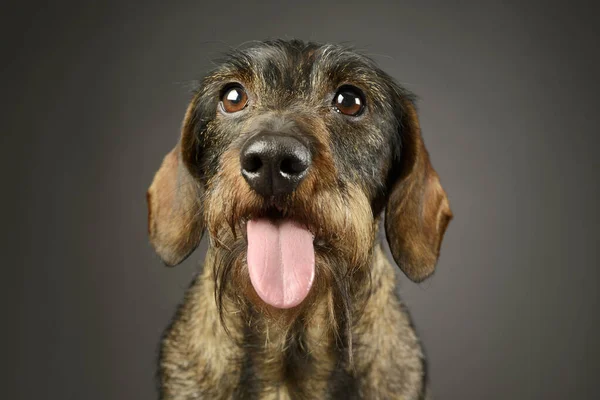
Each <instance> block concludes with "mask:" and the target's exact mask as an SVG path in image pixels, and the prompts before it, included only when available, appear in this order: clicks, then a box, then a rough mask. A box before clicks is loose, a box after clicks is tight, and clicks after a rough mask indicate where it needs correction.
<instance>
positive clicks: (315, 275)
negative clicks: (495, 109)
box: [148, 41, 451, 309]
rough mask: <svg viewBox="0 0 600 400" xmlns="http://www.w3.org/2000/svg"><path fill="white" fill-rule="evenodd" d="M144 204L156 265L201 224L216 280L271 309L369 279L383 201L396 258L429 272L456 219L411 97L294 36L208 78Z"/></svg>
mask: <svg viewBox="0 0 600 400" xmlns="http://www.w3.org/2000/svg"><path fill="white" fill-rule="evenodd" d="M148 203H149V232H150V237H151V241H152V243H153V245H154V247H155V249H156V250H157V252H158V254H159V255H160V256H161V258H162V259H163V260H164V261H165V263H167V264H168V265H175V264H178V263H179V262H181V261H182V260H183V259H184V258H185V257H187V256H188V255H189V254H190V253H191V252H192V251H193V250H194V249H195V247H196V246H197V245H198V243H199V241H200V239H201V237H202V234H203V232H204V230H205V229H206V230H207V231H208V232H209V235H210V241H211V246H213V248H215V249H219V250H222V251H221V253H220V254H221V255H220V256H219V260H218V262H216V264H215V277H216V279H217V280H218V285H217V286H218V287H220V288H221V289H222V290H224V287H225V286H230V287H233V290H234V292H235V293H236V294H243V297H244V298H248V299H250V300H251V301H253V302H254V303H261V302H262V303H265V304H267V305H269V306H271V307H274V308H279V309H286V308H294V307H296V306H298V305H300V304H301V303H303V302H305V301H306V299H307V298H308V297H309V295H310V296H314V297H316V296H319V295H320V294H323V293H325V292H327V291H328V290H329V289H330V288H331V287H337V288H338V289H339V290H342V289H341V288H342V287H343V286H344V285H346V284H345V283H344V280H347V279H351V277H360V276H364V275H361V272H362V273H365V272H368V268H369V260H370V257H371V255H372V250H373V248H374V247H375V241H376V232H377V224H378V217H379V215H380V214H381V212H382V211H383V209H384V208H385V209H386V220H385V229H386V234H387V239H388V242H389V244H390V248H391V251H392V254H393V256H394V259H395V260H396V262H397V264H398V265H399V266H400V268H401V269H402V270H403V271H404V273H405V274H406V275H407V276H408V277H409V278H411V279H412V280H414V281H420V280H422V279H424V278H426V277H427V276H429V275H430V274H431V273H432V272H433V270H434V267H435V263H436V261H437V258H438V254H439V248H440V244H441V241H442V237H443V234H444V231H445V229H446V226H447V224H448V222H449V220H450V218H451V213H450V209H449V206H448V201H447V199H446V195H445V193H444V190H443V189H442V187H441V186H440V183H439V179H438V176H437V174H436V173H435V171H434V170H433V168H432V166H431V164H430V162H429V157H428V154H427V151H426V149H425V147H424V145H423V141H422V138H421V133H420V129H419V123H418V119H417V115H416V112H415V108H414V105H413V101H412V98H411V96H410V95H409V94H408V92H406V91H405V90H404V89H402V88H401V87H399V86H398V85H397V84H396V83H395V82H394V81H393V80H392V79H391V78H390V77H389V76H388V75H387V74H385V73H384V72H383V71H381V70H380V69H379V68H377V66H376V65H375V64H374V63H373V62H372V61H371V60H370V59H368V58H366V57H364V56H362V55H359V54H357V53H355V52H353V51H350V50H347V49H344V48H342V47H339V46H332V45H317V44H312V43H308V44H307V43H303V42H298V41H291V42H283V41H277V42H268V43H262V44H259V45H256V46H254V47H252V48H249V49H245V50H241V51H237V52H235V53H234V54H232V55H231V56H230V57H229V58H228V59H227V60H226V61H224V62H223V63H222V64H221V65H220V66H218V67H217V68H216V69H215V70H214V71H212V72H211V73H210V74H209V75H208V76H207V77H205V78H204V79H203V81H202V82H201V84H200V87H199V89H198V90H197V92H196V94H195V96H194V98H193V100H192V102H191V104H190V106H189V108H188V110H187V113H186V116H185V119H184V122H183V129H182V135H181V140H180V142H179V143H178V145H177V146H176V147H175V148H174V149H173V150H172V151H171V152H170V153H169V154H168V155H167V157H166V158H165V160H164V162H163V165H162V167H161V169H160V170H159V172H158V173H157V175H156V177H155V179H154V182H153V183H152V186H151V187H150V190H149V191H148ZM361 279H362V278H361Z"/></svg>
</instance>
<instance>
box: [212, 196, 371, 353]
mask: <svg viewBox="0 0 600 400" xmlns="http://www.w3.org/2000/svg"><path fill="white" fill-rule="evenodd" d="M349 189H353V190H348V191H341V190H332V191H324V192H320V193H319V194H317V195H315V196H311V198H310V201H307V200H305V199H304V198H302V197H299V196H298V197H295V198H290V199H289V201H288V202H287V203H283V207H282V208H281V210H280V217H281V218H288V219H291V220H294V221H297V222H300V223H302V224H304V225H305V226H307V227H309V228H310V229H311V231H312V232H314V233H315V241H314V258H315V275H314V282H313V284H312V287H311V288H310V292H309V293H308V296H307V297H306V298H305V299H304V300H303V301H302V302H301V303H300V304H298V305H297V306H295V307H292V308H289V309H279V308H276V307H272V306H270V305H269V304H266V303H265V302H264V301H262V299H261V298H260V296H258V294H257V293H256V290H255V289H254V287H253V286H252V283H251V280H250V276H249V271H248V264H247V262H248V258H247V251H248V245H247V237H246V225H247V221H248V220H251V219H253V218H257V217H264V216H265V209H268V206H266V208H265V204H264V203H262V202H261V200H260V199H257V198H256V197H255V196H252V195H248V196H247V197H243V198H242V197H241V196H240V197H237V196H236V195H237V194H239V193H238V192H236V191H235V190H232V189H231V186H226V185H217V186H215V187H213V188H212V190H211V191H209V193H208V198H207V199H208V200H209V201H208V202H207V208H206V210H207V212H206V220H207V221H208V230H209V232H210V239H211V242H212V246H213V247H214V251H215V263H214V271H213V273H214V279H215V301H216V303H217V307H218V311H219V314H220V317H221V322H222V323H223V326H224V327H225V329H226V330H227V325H226V318H225V314H226V313H232V312H233V313H236V314H240V317H241V320H242V321H252V320H255V319H256V316H257V315H259V316H263V317H265V318H268V319H269V320H270V321H271V322H272V323H274V324H275V325H276V326H278V327H279V328H280V330H281V331H283V332H284V333H286V335H287V334H288V332H289V331H290V329H292V327H298V323H300V326H302V324H305V323H308V322H309V321H310V312H311V310H314V308H315V307H317V305H318V304H323V303H324V304H326V305H327V311H328V312H327V315H328V326H329V327H330V329H331V330H332V332H333V333H334V335H335V338H336V342H337V344H338V346H339V347H341V348H348V350H349V351H348V355H349V356H350V357H351V353H352V352H351V349H352V339H351V337H352V335H351V328H352V325H353V323H354V322H355V321H353V318H354V317H355V316H356V315H360V313H359V312H357V308H360V307H361V306H362V305H363V304H364V301H363V300H365V296H368V294H369V293H370V274H369V270H370V268H369V261H370V260H371V256H372V251H373V247H374V237H375V227H376V223H375V221H374V219H373V216H372V212H371V207H370V204H369V202H368V200H367V199H366V197H365V196H364V195H363V194H362V192H361V191H359V189H357V188H349ZM351 193H352V195H351ZM241 195H243V194H241ZM228 196H229V197H228ZM227 198H229V199H231V201H228V202H227V203H224V202H223V200H222V199H227ZM211 200H212V201H211ZM294 329H296V328H294Z"/></svg>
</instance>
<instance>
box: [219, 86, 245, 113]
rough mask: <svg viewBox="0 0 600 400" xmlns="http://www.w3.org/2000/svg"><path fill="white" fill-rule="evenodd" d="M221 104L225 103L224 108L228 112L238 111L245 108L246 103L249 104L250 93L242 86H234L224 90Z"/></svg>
mask: <svg viewBox="0 0 600 400" xmlns="http://www.w3.org/2000/svg"><path fill="white" fill-rule="evenodd" d="M221 104H222V105H223V110H225V111H226V112H228V113H234V112H238V111H241V110H243V109H244V107H246V104H248V95H247V94H246V91H245V90H244V89H243V88H242V87H241V86H237V85H236V86H232V87H230V88H227V89H225V91H224V92H223V95H222V96H221Z"/></svg>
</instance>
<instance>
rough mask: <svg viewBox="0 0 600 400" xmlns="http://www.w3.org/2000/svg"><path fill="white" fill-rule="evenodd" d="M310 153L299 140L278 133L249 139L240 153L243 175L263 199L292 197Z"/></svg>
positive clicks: (304, 171) (263, 134)
mask: <svg viewBox="0 0 600 400" xmlns="http://www.w3.org/2000/svg"><path fill="white" fill-rule="evenodd" d="M311 162H312V157H311V153H310V150H309V149H308V148H307V147H306V146H305V145H304V144H303V143H301V142H300V141H299V140H298V139H296V138H294V137H292V136H288V135H284V134H278V133H261V134H258V135H256V136H254V137H252V138H250V139H249V140H248V141H247V142H246V144H245V145H244V147H243V148H242V151H241V153H240V164H241V167H242V175H243V176H244V178H245V179H246V182H248V185H250V187H251V188H252V189H253V190H254V191H255V192H256V193H258V194H260V195H261V196H263V197H271V196H281V195H286V194H289V193H292V192H293V191H294V190H296V188H297V187H298V185H299V184H300V182H301V181H302V179H304V177H305V176H306V174H307V172H308V169H309V167H310V165H311Z"/></svg>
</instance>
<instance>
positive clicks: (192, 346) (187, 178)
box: [148, 42, 452, 399]
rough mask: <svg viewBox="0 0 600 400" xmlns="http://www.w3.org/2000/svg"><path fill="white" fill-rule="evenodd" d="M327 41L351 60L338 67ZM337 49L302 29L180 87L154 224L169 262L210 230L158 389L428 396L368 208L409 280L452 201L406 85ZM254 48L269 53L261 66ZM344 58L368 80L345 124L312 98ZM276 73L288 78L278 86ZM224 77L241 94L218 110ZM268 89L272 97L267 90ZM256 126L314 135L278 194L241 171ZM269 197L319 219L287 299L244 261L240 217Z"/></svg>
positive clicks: (427, 263) (310, 221) (187, 394)
mask: <svg viewBox="0 0 600 400" xmlns="http://www.w3.org/2000/svg"><path fill="white" fill-rule="evenodd" d="M303 46H304V47H303ZM334 50H335V51H340V54H339V57H341V58H343V57H346V58H347V60H348V61H347V63H350V62H356V63H359V64H357V65H358V67H357V68H354V69H349V68H346V69H344V68H341V69H339V68H340V67H339V66H336V64H335V63H334V61H332V60H333V59H332V57H333V56H332V52H333V51H334ZM341 51H342V50H340V48H330V47H328V46H322V47H319V46H317V45H314V44H302V43H301V42H275V43H271V44H266V45H264V47H260V46H259V48H258V51H257V52H254V53H253V52H252V50H249V52H248V54H244V55H243V57H242V56H240V57H239V59H235V58H234V61H232V63H231V64H227V63H226V64H224V66H223V67H222V68H221V69H218V70H217V71H215V72H213V73H212V74H211V75H209V76H208V77H207V78H206V79H205V80H204V82H203V86H202V88H201V89H200V90H199V91H198V92H197V94H196V95H195V97H194V99H193V100H192V102H191V104H190V107H189V108H188V112H187V113H186V117H185V119H184V123H183V129H182V136H181V141H180V144H178V145H177V146H176V147H175V149H174V150H172V151H171V152H170V153H169V154H168V155H167V157H166V158H165V160H164V162H163V165H162V166H161V168H160V170H159V172H158V173H157V175H156V177H155V179H154V182H153V183H152V185H151V187H150V190H149V192H148V206H149V232H150V239H151V242H152V244H153V245H154V247H155V249H156V251H157V252H158V254H159V255H160V256H161V257H162V258H163V260H164V261H165V262H166V263H167V264H169V265H174V264H177V263H179V262H181V260H183V259H184V258H185V257H186V256H187V255H188V254H189V253H190V252H191V251H193V249H194V248H195V247H196V246H197V245H198V243H199V241H200V239H201V237H202V233H203V231H204V229H206V230H207V231H208V234H209V241H210V247H209V251H208V254H207V256H206V261H205V265H204V269H203V271H202V273H201V274H199V275H198V276H197V278H196V279H195V281H194V283H193V284H192V286H191V287H190V289H189V290H188V292H187V294H186V297H185V301H184V302H183V304H182V305H181V306H180V308H179V310H178V312H177V315H176V316H175V318H174V320H173V323H172V324H171V326H170V327H169V329H168V330H167V332H166V334H165V337H164V340H163V343H162V349H161V358H160V380H161V396H162V398H164V399H200V398H206V399H229V398H234V399H315V398H318V399H337V398H344V399H346V398H349V399H351V398H357V399H358V398H364V399H391V398H398V399H423V398H424V396H425V388H426V380H425V372H426V371H425V367H424V361H423V354H422V351H421V346H420V344H419V342H418V339H417V337H416V335H415V332H414V330H413V328H412V326H411V323H410V320H409V317H408V314H407V312H406V311H405V310H404V309H403V307H402V305H401V302H400V300H399V298H398V297H397V295H396V292H395V288H396V278H395V272H394V269H393V267H392V265H391V264H390V263H389V262H388V261H387V259H386V257H385V255H384V253H383V250H382V248H381V245H380V243H379V241H378V240H377V238H378V227H379V223H380V219H379V214H380V213H381V209H382V207H383V206H384V205H385V206H386V219H385V230H386V235H387V238H388V242H389V244H390V248H391V250H392V254H393V256H394V259H395V260H396V262H397V264H398V265H399V266H400V268H401V269H402V270H403V271H404V272H405V274H406V275H407V276H408V277H409V278H411V279H412V280H415V281H420V280H422V279H424V278H426V277H427V276H429V275H430V274H431V273H432V272H433V270H434V267H435V263H436V261H437V258H438V256H439V251H440V245H441V241H442V237H443V235H444V232H445V230H446V227H447V225H448V222H449V220H450V219H451V217H452V214H451V212H450V209H449V205H448V200H447V198H446V195H445V192H444V190H443V189H442V187H441V185H440V182H439V178H438V175H437V173H436V172H435V171H434V169H433V167H432V166H431V163H430V161H429V156H428V154H427V150H426V149H425V146H424V144H423V141H422V137H421V132H420V128H419V123H418V118H417V115H416V111H415V108H414V105H413V103H412V100H411V98H410V96H409V95H407V94H406V93H405V92H403V91H402V90H401V89H400V88H399V87H397V86H395V84H393V83H392V82H391V81H389V79H388V78H387V77H386V76H385V75H384V74H383V72H381V71H378V70H373V68H371V70H372V71H374V72H369V71H371V70H370V69H369V68H365V69H364V71H363V70H361V69H360V68H359V67H360V66H361V65H362V64H360V63H367V64H368V61H365V60H366V59H363V58H360V57H358V56H356V57H355V56H354V53H352V52H347V53H343V52H341ZM296 52H299V53H301V57H300V58H298V60H295V59H293V57H295V55H294V54H296ZM244 57H246V58H250V57H255V58H256V57H258V58H256V61H255V62H256V65H255V64H253V63H247V64H244V63H243V62H242V61H243V60H246V58H244ZM287 57H289V58H290V60H291V61H290V60H288V59H287ZM264 60H269V61H270V62H271V64H267V65H268V68H271V69H266V70H260V69H259V68H258V66H257V65H258V64H259V63H260V62H261V61H264ZM294 60H295V61H294ZM319 60H321V61H319ZM319 62H320V63H321V64H315V65H317V66H318V68H316V67H315V66H314V65H313V64H312V63H319ZM277 63H278V64H277ZM275 64H277V65H278V66H277V67H273V65H275ZM344 65H346V64H344ZM348 65H350V64H348ZM265 68H267V67H265ZM273 68H274V69H273ZM327 68H331V71H333V72H331V71H330V72H329V74H327V73H326V71H327ZM336 68H337V69H336ZM338 69H339V70H338ZM313 70H315V71H316V72H315V71H313ZM348 70H354V71H357V72H356V74H357V78H356V79H357V85H359V84H360V80H361V79H364V80H368V79H371V80H372V82H373V85H372V86H373V89H372V90H373V93H372V94H370V95H371V96H372V97H369V98H368V99H369V101H371V102H372V104H373V105H372V106H371V107H372V108H371V109H369V113H368V114H366V115H365V116H364V117H362V119H360V120H357V121H354V122H352V124H346V120H343V119H340V118H341V117H339V116H337V115H332V114H331V110H330V109H329V108H327V107H322V106H318V104H319V99H320V98H322V96H328V94H327V93H328V89H327V87H326V86H325V85H326V81H327V79H329V78H327V77H330V78H331V76H334V77H335V76H336V74H340V76H345V75H344V74H347V73H348ZM286 71H291V72H290V75H289V76H287V75H285V74H286V73H287V72H286ZM311 71H312V72H311ZM361 71H362V72H361ZM369 73H373V76H371V77H369ZM265 74H267V75H268V76H269V79H271V81H267V80H266V78H265V77H264V76H263V75H265ZM277 74H281V76H282V77H281V79H283V80H285V79H287V80H288V81H289V82H291V83H289V84H290V85H296V86H297V87H298V90H297V91H296V92H293V91H292V92H285V91H281V92H279V93H278V92H277V91H276V90H274V88H273V87H272V85H273V83H272V82H275V83H276V82H277V79H279V78H278V75H277ZM302 74H313V75H311V77H310V78H309V77H303V75H302ZM294 79H296V80H297V81H296V83H293V82H292V81H293V80H294ZM331 79H332V80H335V79H333V78H331ZM341 79H342V78H340V80H341ZM232 80H234V81H235V82H243V83H244V85H245V86H246V88H247V89H248V90H249V93H250V95H249V98H250V99H251V101H253V103H252V104H253V108H252V109H251V110H249V111H248V115H250V117H248V118H246V119H241V117H240V119H231V118H230V117H229V116H224V115H221V114H219V113H218V112H217V111H216V103H215V101H214V98H215V97H214V96H217V95H218V89H219V88H220V87H222V85H223V84H224V83H227V82H229V81H232ZM345 80H348V78H345ZM312 84H315V85H316V88H314V90H313V91H311V90H310V89H309V87H310V85H312ZM336 85H337V84H336ZM275 89H276V88H275ZM274 96H282V97H281V98H280V99H279V101H274V102H273V103H267V101H268V100H269V99H270V98H271V97H274ZM275 104H277V106H275ZM386 104H387V105H386ZM213 107H214V108H215V110H213ZM241 115H244V114H241ZM381 127H388V128H386V129H383V128H381ZM260 129H268V130H271V131H285V132H292V133H293V134H295V135H301V136H302V137H303V139H306V140H307V141H309V142H310V146H311V149H312V151H313V154H314V156H313V162H312V166H311V168H310V170H309V173H308V175H307V177H306V178H305V179H304V180H303V181H302V183H301V184H300V186H299V187H298V188H297V190H296V191H294V192H293V193H292V194H291V195H289V196H286V197H284V198H279V199H275V200H267V199H264V198H262V197H261V196H259V195H258V194H256V193H255V192H253V191H252V190H251V188H250V187H249V186H248V184H247V183H246V182H245V181H244V179H243V177H242V175H241V174H240V168H241V167H240V161H239V154H240V149H241V146H242V144H243V142H244V140H246V138H248V137H251V136H252V135H253V134H255V132H257V131H259V130H260ZM398 132H401V136H399V134H398ZM400 140H401V153H400V152H399V154H395V153H394V151H395V150H394V149H395V146H396V143H399V142H400ZM361 141H362V142H361ZM390 148H391V150H390ZM369 155H371V156H372V157H371V158H369V159H370V160H372V161H370V162H373V163H374V165H373V166H372V167H373V168H371V169H368V168H366V169H358V168H357V169H348V164H352V162H351V160H354V159H361V157H363V158H364V157H365V156H369ZM363 167H369V166H366V165H364V166H363ZM371 171H373V172H371ZM365 174H375V175H373V179H372V180H369V179H365ZM383 186H385V188H384V189H382V187H383ZM271 202H275V203H276V205H277V207H278V209H279V210H280V212H281V214H282V216H283V217H285V218H290V219H293V220H297V221H299V222H301V223H303V224H305V225H306V226H307V227H309V229H310V230H311V231H312V232H313V234H314V235H315V241H314V246H315V260H316V261H315V264H316V272H315V274H316V275H315V282H314V285H313V287H312V289H311V291H310V293H309V295H308V297H307V298H306V299H305V300H304V301H303V302H302V303H301V304H300V305H298V306H297V307H294V308H292V309H287V310H284V309H276V308H273V307H271V306H269V305H267V304H265V303H264V302H263V301H262V300H261V299H260V298H259V296H258V295H257V294H256V293H255V291H254V288H253V287H252V285H251V284H250V279H249V274H248V270H247V265H246V258H245V257H246V254H245V249H246V237H245V234H246V233H245V225H246V222H247V221H248V220H249V219H251V218H255V217H258V216H263V215H265V213H266V212H267V210H268V209H269V207H272V206H273V204H272V203H271Z"/></svg>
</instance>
